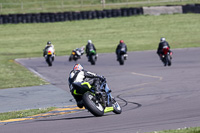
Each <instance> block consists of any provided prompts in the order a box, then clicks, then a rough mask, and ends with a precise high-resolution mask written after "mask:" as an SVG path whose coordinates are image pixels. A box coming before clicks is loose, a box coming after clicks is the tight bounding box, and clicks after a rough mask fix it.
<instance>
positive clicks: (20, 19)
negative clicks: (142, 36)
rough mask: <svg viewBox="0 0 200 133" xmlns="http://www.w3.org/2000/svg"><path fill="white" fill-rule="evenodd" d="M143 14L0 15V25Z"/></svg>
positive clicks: (192, 9) (189, 8)
mask: <svg viewBox="0 0 200 133" xmlns="http://www.w3.org/2000/svg"><path fill="white" fill-rule="evenodd" d="M182 9H183V13H200V4H193V5H184V6H182ZM140 14H143V8H121V9H111V10H102V11H82V12H62V13H35V14H9V15H0V24H8V23H13V24H17V23H47V22H60V21H73V20H84V19H101V18H111V17H123V16H132V15H140Z"/></svg>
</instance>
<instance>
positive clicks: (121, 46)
mask: <svg viewBox="0 0 200 133" xmlns="http://www.w3.org/2000/svg"><path fill="white" fill-rule="evenodd" d="M122 49H124V52H125V56H124V57H125V60H126V57H127V56H128V55H127V46H126V44H125V43H124V41H123V40H120V41H119V44H118V45H117V48H116V55H117V60H119V58H120V52H121V50H122Z"/></svg>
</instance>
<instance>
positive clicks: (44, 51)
mask: <svg viewBox="0 0 200 133" xmlns="http://www.w3.org/2000/svg"><path fill="white" fill-rule="evenodd" d="M49 47H52V48H53V55H54V54H55V49H54V45H53V44H52V43H51V42H50V41H48V42H47V45H46V46H45V48H44V50H43V56H45V54H46V49H47V48H49ZM54 56H55V55H54Z"/></svg>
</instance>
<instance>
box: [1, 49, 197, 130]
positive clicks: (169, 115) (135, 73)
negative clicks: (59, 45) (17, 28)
mask: <svg viewBox="0 0 200 133" xmlns="http://www.w3.org/2000/svg"><path fill="white" fill-rule="evenodd" d="M172 50H173V49H172ZM199 51H200V48H186V49H175V50H173V52H174V54H173V59H172V66H171V67H164V66H163V64H162V63H161V61H160V60H159V58H158V56H157V55H156V53H155V51H141V52H129V53H128V54H129V57H128V60H127V61H126V62H125V65H124V66H120V65H119V63H118V62H117V61H116V56H115V54H114V53H110V54H99V58H98V60H97V64H96V65H95V66H92V65H90V63H89V62H87V59H86V57H85V56H83V58H82V59H80V60H78V61H77V63H81V64H82V65H83V66H84V68H85V69H86V70H89V71H92V72H96V73H98V74H99V75H104V76H105V77H106V78H107V81H108V84H109V86H110V88H111V89H112V95H113V96H114V97H115V98H116V100H117V101H118V102H119V104H120V105H121V106H122V109H123V112H122V114H120V115H115V114H114V113H112V112H111V113H108V114H105V116H103V117H94V116H93V115H91V114H90V113H89V112H87V111H86V110H85V111H81V112H78V113H74V114H67V115H60V116H54V117H49V118H45V119H38V120H29V121H24V122H17V123H11V124H7V125H0V131H1V132H2V133H11V132H15V133H27V132H29V133H36V132H37V133H66V132H67V133H74V132H77V133H93V132H96V133H98V132H106V133H121V132H123V133H137V132H139V133H143V132H151V131H158V130H168V129H177V128H185V127H196V126H199V125H200V111H199V110H200V106H199V101H200V89H199V86H200V78H199V77H200V71H199V69H200V58H199V57H200V54H199ZM17 61H18V62H20V63H21V64H22V65H24V66H25V67H27V68H28V69H29V70H31V71H33V72H35V73H37V74H39V75H40V76H42V77H43V78H44V79H45V80H47V81H49V82H50V83H52V85H53V86H55V87H56V88H59V89H62V90H63V91H65V92H66V93H67V95H69V89H68V84H67V78H68V75H69V72H70V71H71V69H72V67H73V65H74V64H75V62H68V56H62V57H56V59H55V62H54V63H53V66H52V67H48V66H47V64H46V63H45V61H44V59H43V58H30V59H19V60H17ZM67 95H66V97H67ZM58 97H59V96H58ZM68 99H70V98H68ZM64 102H65V101H64ZM66 102H68V101H66Z"/></svg>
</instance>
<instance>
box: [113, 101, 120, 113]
mask: <svg viewBox="0 0 200 133" xmlns="http://www.w3.org/2000/svg"><path fill="white" fill-rule="evenodd" d="M112 106H113V108H114V111H113V112H114V113H115V114H121V113H122V108H121V107H120V105H119V104H118V102H116V101H115V100H114V99H113V104H112Z"/></svg>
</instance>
